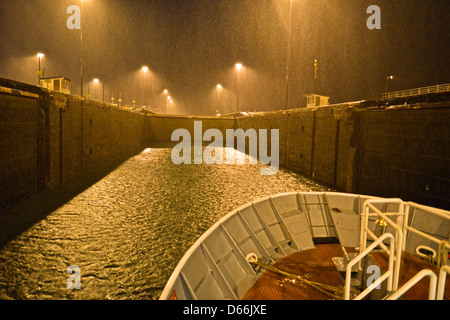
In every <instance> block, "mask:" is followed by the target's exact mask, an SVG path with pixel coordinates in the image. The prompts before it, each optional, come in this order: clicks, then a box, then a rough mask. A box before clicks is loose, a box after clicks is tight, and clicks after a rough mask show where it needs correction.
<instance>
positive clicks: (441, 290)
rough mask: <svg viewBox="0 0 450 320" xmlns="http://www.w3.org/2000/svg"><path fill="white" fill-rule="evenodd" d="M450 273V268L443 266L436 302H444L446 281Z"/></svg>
mask: <svg viewBox="0 0 450 320" xmlns="http://www.w3.org/2000/svg"><path fill="white" fill-rule="evenodd" d="M449 272H450V266H442V268H441V271H440V272H439V284H438V289H437V293H436V300H444V290H445V280H446V279H447V273H449Z"/></svg>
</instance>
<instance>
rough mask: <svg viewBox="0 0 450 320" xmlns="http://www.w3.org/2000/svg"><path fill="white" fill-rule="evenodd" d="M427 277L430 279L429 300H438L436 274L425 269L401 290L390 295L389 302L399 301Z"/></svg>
mask: <svg viewBox="0 0 450 320" xmlns="http://www.w3.org/2000/svg"><path fill="white" fill-rule="evenodd" d="M425 277H430V289H429V290H428V300H435V299H436V283H437V277H436V274H435V273H434V272H433V271H431V270H430V269H423V270H421V271H419V272H418V273H417V274H416V275H415V276H414V277H412V278H411V279H410V280H409V281H408V282H407V283H405V284H404V285H403V286H402V287H401V288H400V289H398V290H397V291H396V292H394V293H393V294H392V295H390V296H389V297H388V298H387V300H397V299H398V298H400V297H401V296H402V295H403V294H404V293H405V292H406V291H408V290H409V289H411V288H412V287H413V286H414V285H416V283H417V282H419V281H420V280H422V279H423V278H425Z"/></svg>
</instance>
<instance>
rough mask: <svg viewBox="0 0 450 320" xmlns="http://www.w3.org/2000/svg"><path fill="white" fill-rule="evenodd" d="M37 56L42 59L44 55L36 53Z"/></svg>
mask: <svg viewBox="0 0 450 320" xmlns="http://www.w3.org/2000/svg"><path fill="white" fill-rule="evenodd" d="M37 57H38V58H39V59H42V58H43V57H45V55H44V54H43V53H38V54H37Z"/></svg>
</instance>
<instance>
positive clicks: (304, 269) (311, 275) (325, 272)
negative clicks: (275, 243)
mask: <svg viewBox="0 0 450 320" xmlns="http://www.w3.org/2000/svg"><path fill="white" fill-rule="evenodd" d="M340 256H342V249H341V245H340V244H320V245H316V247H315V249H307V250H302V251H298V252H295V253H292V254H290V255H288V256H287V257H285V258H284V259H282V260H280V261H278V262H276V263H275V264H274V265H273V266H274V267H275V268H278V269H280V270H283V271H286V272H289V273H293V274H296V275H299V276H301V277H303V278H305V279H307V280H310V281H315V282H320V283H324V284H327V285H331V286H342V278H341V276H340V274H339V271H337V269H336V266H335V265H334V263H333V261H332V257H340ZM327 299H328V296H326V295H325V294H323V293H321V292H319V291H317V290H316V289H313V288H311V287H309V286H308V285H306V284H304V283H302V282H300V281H297V280H294V279H291V278H289V277H287V276H284V275H279V274H276V273H274V272H272V271H265V272H264V273H263V274H262V275H261V276H260V277H259V278H258V280H257V281H256V282H255V283H254V284H253V286H252V287H251V288H250V289H249V290H248V292H247V293H246V294H245V296H244V297H243V300H327Z"/></svg>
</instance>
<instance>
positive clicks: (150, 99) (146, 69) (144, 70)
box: [141, 66, 153, 104]
mask: <svg viewBox="0 0 450 320" xmlns="http://www.w3.org/2000/svg"><path fill="white" fill-rule="evenodd" d="M141 71H142V72H143V73H144V76H146V75H147V73H148V72H149V71H150V69H149V68H148V66H143V67H142V68H141ZM145 80H146V78H145ZM145 80H144V91H145V88H146V84H147V82H146V81H145ZM152 96H153V88H152V85H151V83H150V98H149V103H150V104H152V102H153V101H152V100H153V99H152V98H153V97H152Z"/></svg>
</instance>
